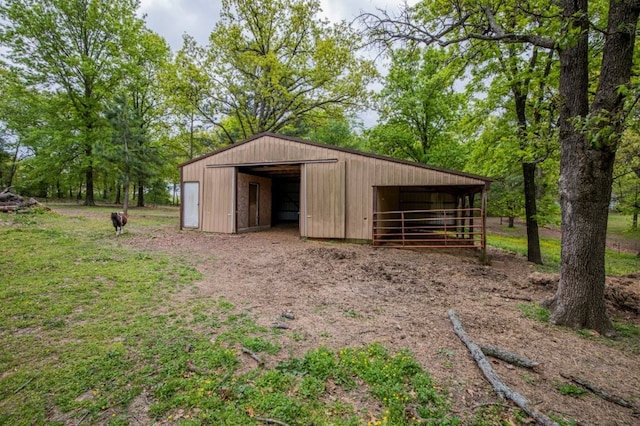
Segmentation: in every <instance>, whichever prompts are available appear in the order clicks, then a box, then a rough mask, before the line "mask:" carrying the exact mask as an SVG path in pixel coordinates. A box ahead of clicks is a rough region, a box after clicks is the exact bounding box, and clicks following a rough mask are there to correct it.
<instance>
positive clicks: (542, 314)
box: [518, 302, 551, 322]
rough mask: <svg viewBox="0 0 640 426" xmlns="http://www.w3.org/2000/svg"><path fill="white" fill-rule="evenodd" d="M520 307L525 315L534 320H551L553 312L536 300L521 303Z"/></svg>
mask: <svg viewBox="0 0 640 426" xmlns="http://www.w3.org/2000/svg"><path fill="white" fill-rule="evenodd" d="M518 309H519V310H520V312H522V314H523V315H524V316H525V317H527V318H529V319H532V320H536V321H540V322H549V318H551V312H549V310H548V309H547V308H544V307H542V306H540V305H539V304H538V303H535V302H530V303H520V304H518Z"/></svg>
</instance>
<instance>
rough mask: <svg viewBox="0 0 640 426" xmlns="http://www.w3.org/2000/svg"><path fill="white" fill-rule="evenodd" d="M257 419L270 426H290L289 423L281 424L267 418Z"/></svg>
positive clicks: (278, 421)
mask: <svg viewBox="0 0 640 426" xmlns="http://www.w3.org/2000/svg"><path fill="white" fill-rule="evenodd" d="M255 419H256V420H258V421H260V422H262V423H267V424H270V425H279V426H289V425H288V424H287V423H285V422H281V421H280V420H275V419H267V418H266V417H255Z"/></svg>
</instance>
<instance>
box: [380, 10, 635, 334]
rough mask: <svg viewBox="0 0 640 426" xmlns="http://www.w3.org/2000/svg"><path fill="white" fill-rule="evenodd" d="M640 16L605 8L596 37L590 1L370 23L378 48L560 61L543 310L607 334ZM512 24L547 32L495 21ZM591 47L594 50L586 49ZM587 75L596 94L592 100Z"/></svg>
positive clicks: (418, 14)
mask: <svg viewBox="0 0 640 426" xmlns="http://www.w3.org/2000/svg"><path fill="white" fill-rule="evenodd" d="M596 4H597V3H596ZM639 14H640V2H639V1H638V0H611V1H610V2H609V6H608V10H606V11H605V15H606V19H607V27H606V29H600V27H599V26H598V25H596V23H595V22H591V21H590V18H594V17H597V15H596V14H594V15H590V10H589V2H588V0H561V1H560V2H558V4H557V5H556V4H555V3H553V2H533V1H531V2H526V3H521V2H501V3H491V4H490V3H488V2H487V3H485V2H478V3H476V2H470V3H467V2H457V1H456V2H453V1H449V0H443V1H438V2H422V3H419V4H418V5H417V6H416V7H407V8H405V9H404V10H403V13H402V15H401V16H400V17H398V18H397V19H396V18H392V17H389V16H381V17H378V16H374V15H369V16H368V19H369V21H368V22H369V28H370V30H371V32H372V34H373V35H374V36H376V37H381V38H382V39H384V40H385V41H388V40H390V39H394V40H412V41H414V42H421V43H427V44H432V43H440V44H442V45H447V44H452V43H468V42H469V41H470V40H486V41H492V42H498V43H529V44H533V45H536V46H539V47H542V48H545V49H555V50H556V51H557V52H558V58H559V62H560V82H559V97H560V100H559V102H560V118H559V122H560V133H559V138H560V145H561V153H560V185H559V186H560V203H561V209H562V253H561V270H560V283H559V285H558V290H557V292H556V294H555V296H554V297H553V299H552V300H551V301H549V303H548V306H549V307H550V308H551V310H552V315H551V321H552V322H553V323H555V324H561V325H566V326H569V327H572V328H591V329H594V330H597V331H598V332H600V333H602V334H605V335H610V334H612V333H614V329H613V326H612V324H611V321H610V320H609V318H608V317H607V314H606V310H605V303H604V284H605V270H604V254H605V243H606V231H607V217H608V208H609V202H610V198H611V186H612V174H613V173H612V172H613V164H614V160H615V154H616V150H617V148H618V145H619V142H620V138H621V134H622V131H623V127H624V125H625V119H626V115H627V114H626V111H625V101H626V99H627V97H626V95H627V94H628V93H629V90H626V87H627V85H628V84H629V82H630V79H631V70H632V68H633V64H634V61H633V59H634V48H635V36H636V26H637V21H638V15H639ZM512 16H519V17H522V18H523V19H530V20H531V21H532V22H535V21H536V20H541V19H549V20H551V21H552V22H553V23H554V24H553V25H549V26H545V31H544V32H541V31H540V29H539V28H537V27H535V26H533V25H531V26H527V27H524V28H522V29H521V30H518V31H514V32H510V31H509V30H508V28H510V27H509V25H508V23H505V22H503V21H502V19H503V18H505V17H507V18H509V17H512ZM555 29H557V31H556V32H553V30H555ZM592 40H597V41H598V44H599V45H600V46H601V51H599V52H598V51H594V50H590V41H592ZM598 53H600V54H598ZM595 68H597V69H595ZM594 69H595V71H596V77H595V78H596V79H597V86H596V87H595V92H594V95H593V96H592V97H590V91H589V81H590V77H591V75H590V72H591V71H593V70H594Z"/></svg>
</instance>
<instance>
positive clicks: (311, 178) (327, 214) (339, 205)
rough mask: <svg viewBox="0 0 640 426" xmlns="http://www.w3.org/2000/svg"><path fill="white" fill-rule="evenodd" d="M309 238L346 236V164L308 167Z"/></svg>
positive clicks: (307, 224)
mask: <svg viewBox="0 0 640 426" xmlns="http://www.w3.org/2000/svg"><path fill="white" fill-rule="evenodd" d="M305 169H306V170H305V176H306V191H305V194H306V203H305V205H306V209H307V210H306V215H305V221H306V225H305V230H306V235H305V236H307V237H312V238H344V237H345V163H344V162H337V163H316V164H307V165H306V166H305Z"/></svg>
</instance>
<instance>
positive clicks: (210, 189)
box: [202, 167, 236, 233]
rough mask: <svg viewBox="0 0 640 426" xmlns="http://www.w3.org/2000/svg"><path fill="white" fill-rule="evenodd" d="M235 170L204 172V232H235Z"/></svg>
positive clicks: (219, 169) (208, 170) (206, 170)
mask: <svg viewBox="0 0 640 426" xmlns="http://www.w3.org/2000/svg"><path fill="white" fill-rule="evenodd" d="M235 174H236V171H235V168H234V167H222V168H218V169H205V170H204V185H202V186H203V187H204V188H203V189H202V191H203V198H202V201H203V202H202V209H203V211H202V230H203V231H207V232H224V233H233V232H235V223H234V216H235V211H234V210H235V209H234V205H235Z"/></svg>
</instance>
